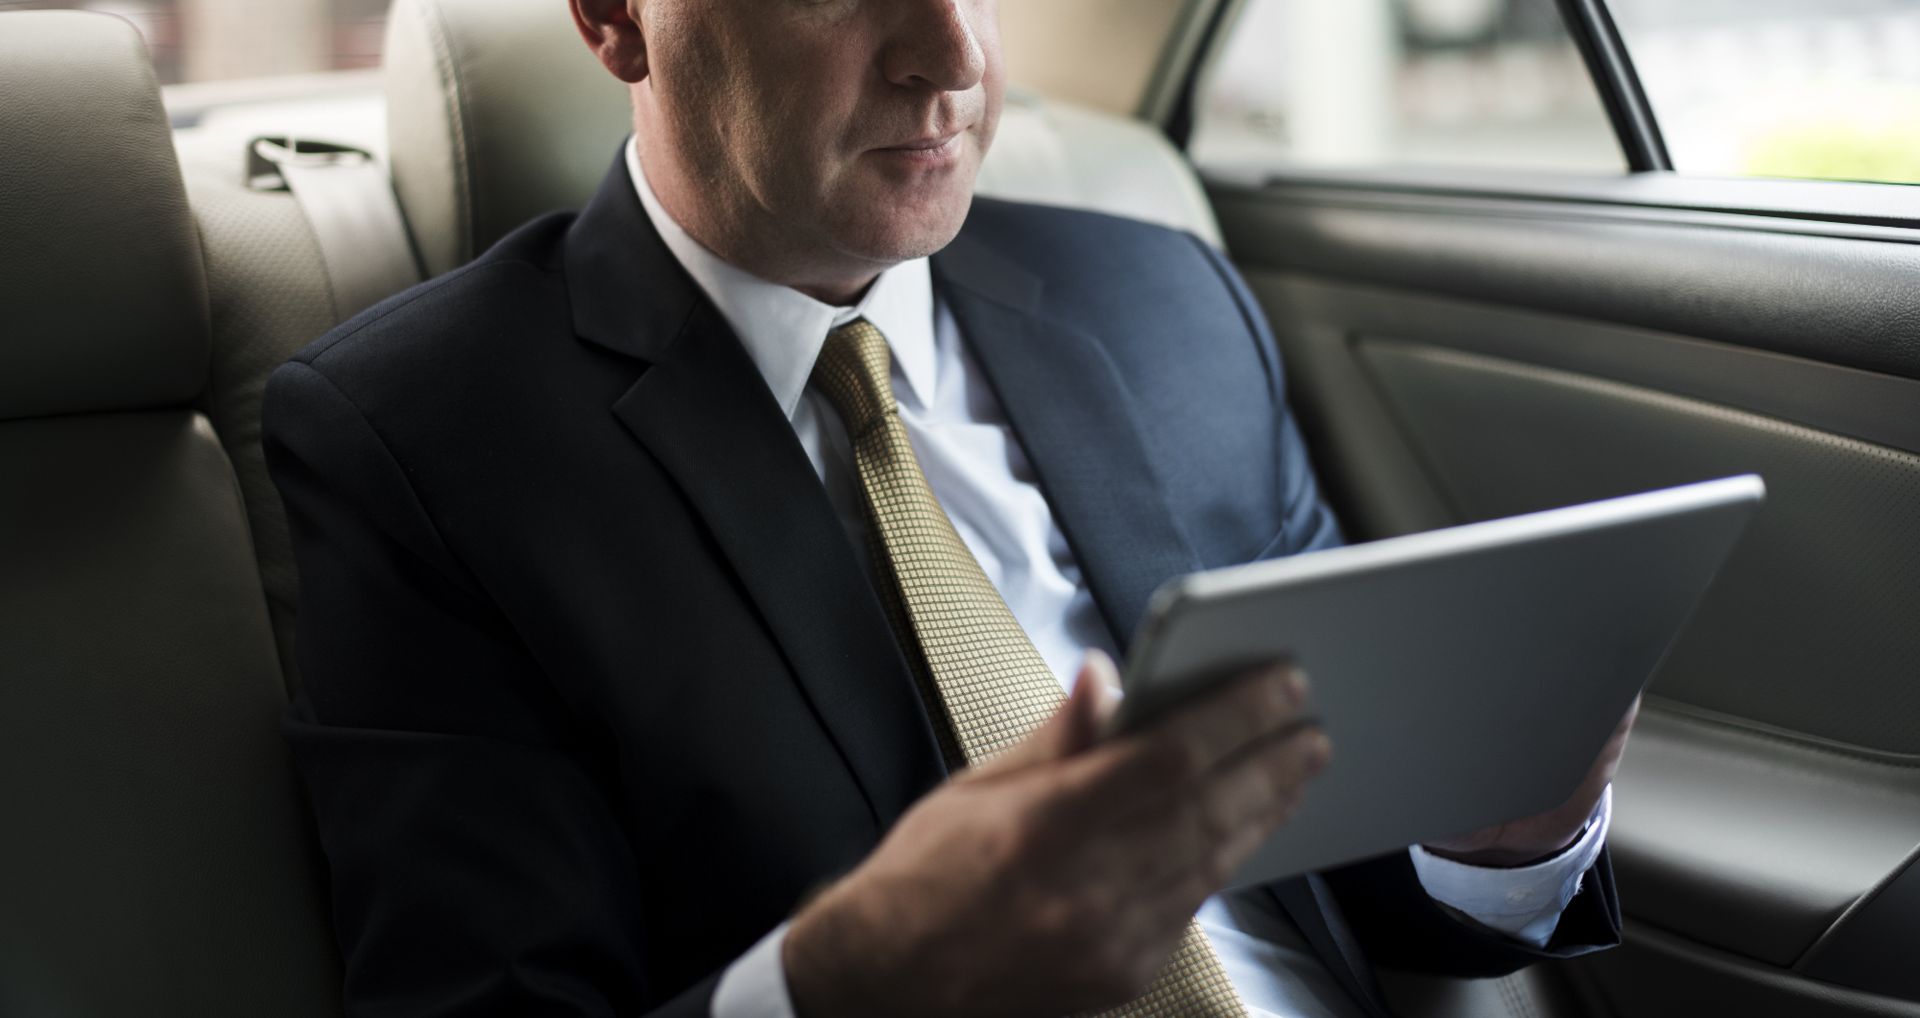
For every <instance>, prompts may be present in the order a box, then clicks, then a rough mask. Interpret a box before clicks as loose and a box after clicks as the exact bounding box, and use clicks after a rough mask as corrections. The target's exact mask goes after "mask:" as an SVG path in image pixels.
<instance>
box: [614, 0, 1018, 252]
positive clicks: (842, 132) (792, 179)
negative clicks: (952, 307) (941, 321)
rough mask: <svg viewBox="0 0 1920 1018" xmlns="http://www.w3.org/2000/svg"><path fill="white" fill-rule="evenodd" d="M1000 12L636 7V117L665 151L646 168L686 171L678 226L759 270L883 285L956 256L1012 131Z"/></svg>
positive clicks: (781, 5)
mask: <svg viewBox="0 0 1920 1018" xmlns="http://www.w3.org/2000/svg"><path fill="white" fill-rule="evenodd" d="M996 4H997V0H644V2H637V3H635V4H634V7H635V8H636V9H637V10H638V12H639V14H640V25H641V28H642V31H643V34H644V36H645V42H646V57H647V65H648V68H647V79H646V82H645V83H644V84H643V85H642V89H643V90H644V91H643V92H641V93H637V94H636V100H637V101H638V102H640V103H641V104H642V105H643V107H644V105H645V104H648V103H650V104H651V105H652V107H653V108H652V110H651V111H650V112H651V115H652V116H653V117H655V118H657V119H656V122H654V123H652V124H649V123H648V122H647V121H648V119H649V111H647V110H645V109H644V108H643V110H642V115H641V128H642V130H652V131H655V132H658V133H659V134H661V135H663V136H661V137H657V138H649V139H648V145H649V149H651V150H652V151H651V152H648V150H643V153H645V154H650V155H653V156H656V157H658V156H664V157H666V158H667V159H669V160H671V161H673V162H675V163H678V164H679V165H678V166H677V167H676V169H677V170H678V171H679V174H678V175H679V177H680V179H679V180H678V181H676V182H675V183H677V184H679V185H680V186H681V187H682V189H683V192H684V193H680V194H676V195H674V196H673V197H672V200H669V201H668V206H669V208H670V209H671V210H673V211H675V212H676V214H677V215H680V216H681V217H682V218H690V219H692V220H694V222H691V223H687V224H686V225H688V226H689V228H690V230H692V232H694V233H695V236H696V237H700V236H701V234H702V233H703V232H704V233H706V234H708V236H707V237H701V239H703V240H708V242H709V246H716V244H717V245H718V247H717V249H722V250H721V253H722V254H728V253H734V252H729V251H727V250H724V248H735V249H739V248H741V247H742V246H745V247H747V248H750V249H751V248H758V249H761V250H758V251H749V252H748V253H747V254H748V260H750V261H751V260H756V259H760V258H766V259H771V260H772V261H774V262H778V263H783V264H784V263H791V262H794V261H795V260H796V259H799V260H805V259H808V258H812V259H817V260H818V261H819V262H820V263H822V264H821V265H820V266H819V267H821V268H826V267H827V263H841V264H842V265H845V266H854V265H872V266H874V267H875V268H884V267H885V266H887V265H890V264H893V263H897V262H900V261H904V260H907V259H911V258H917V257H921V256H924V255H928V254H931V253H933V252H934V251H937V250H939V249H940V248H941V247H944V246H945V245H946V244H947V242H948V241H950V240H952V239H953V236H954V234H955V233H957V232H958V231H959V228H960V224H961V222H962V221H963V220H964V219H965V218H966V213H967V208H968V206H969V204H970V202H971V200H972V193H973V183H974V177H975V175H976V174H977V173H978V171H979V167H980V160H981V157H982V156H983V155H985V153H986V150H987V146H988V145H989V144H990V143H991V141H992V139H993V133H994V129H995V127H996V125H997V124H998V121H999V114H1000V102H1001V96H1002V93H1003V89H1004V70H1003V65H1002V61H1001V53H1000V36H999V26H998V20H997V6H996ZM646 92H650V93H651V94H650V95H648V94H645V93H646ZM656 161H658V159H657V158H655V159H650V160H649V162H648V167H649V169H648V175H649V177H652V176H653V175H654V174H655V170H654V169H653V166H654V163H655V162H656ZM663 197H665V196H663ZM676 206H678V207H676ZM709 238H711V239H709ZM768 248H771V250H768ZM801 271H803V272H804V271H807V270H805V269H802V270H801ZM789 281H791V280H789Z"/></svg>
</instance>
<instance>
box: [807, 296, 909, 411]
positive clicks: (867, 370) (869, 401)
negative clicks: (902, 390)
mask: <svg viewBox="0 0 1920 1018" xmlns="http://www.w3.org/2000/svg"><path fill="white" fill-rule="evenodd" d="M813 384H814V385H816V386H819V388H820V391H821V392H822V393H825V394H826V397H827V401H828V402H829V403H832V404H833V408H834V410H836V411H838V412H839V414H840V421H841V423H843V424H845V425H846V426H847V435H848V437H850V438H858V437H859V436H860V435H862V434H864V433H865V432H866V430H867V429H868V428H871V427H873V426H874V424H876V423H878V422H879V421H880V420H881V419H882V418H884V417H885V416H886V415H887V414H889V413H892V412H893V411H894V408H895V406H896V404H895V403H894V398H893V357H892V355H891V353H890V352H889V351H888V349H887V337H886V336H884V335H882V334H881V332H880V330H879V329H877V328H874V325H873V323H872V322H869V321H867V320H866V319H864V318H857V319H855V320H853V321H851V322H848V323H847V324H845V325H842V326H840V327H839V328H837V329H835V330H833V331H832V332H829V333H827V343H826V345H825V346H823V347H821V349H820V359H819V360H817V361H815V362H814V365H813Z"/></svg>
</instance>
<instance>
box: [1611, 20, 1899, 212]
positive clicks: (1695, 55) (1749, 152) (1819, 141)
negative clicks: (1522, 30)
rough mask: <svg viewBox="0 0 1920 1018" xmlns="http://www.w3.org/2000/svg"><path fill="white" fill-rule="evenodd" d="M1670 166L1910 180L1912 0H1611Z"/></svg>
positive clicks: (1699, 171)
mask: <svg viewBox="0 0 1920 1018" xmlns="http://www.w3.org/2000/svg"><path fill="white" fill-rule="evenodd" d="M1610 7H1611V9H1612V11H1613V16H1614V22H1615V24H1617V25H1618V26H1619V29H1620V35H1621V38H1622V39H1623V40H1624V41H1625V43H1626V45H1627V50H1628V53H1629V55H1630V56H1631V57H1632V59H1633V63H1634V66H1635V68H1636V69H1637V70H1638V71H1639V74H1640V82H1641V86H1642V87H1643V88H1644V89H1645V90H1646V93H1647V99H1648V102H1649V103H1651V104H1652V106H1653V112H1654V115H1655V117H1656V118H1657V119H1658V120H1659V122H1660V128H1661V132H1662V133H1663V134H1664V135H1665V138H1666V143H1667V150H1668V152H1669V153H1670V154H1671V155H1672V157H1673V166H1674V169H1675V170H1677V171H1679V172H1681V173H1687V174H1696V175H1703V176H1771V177H1810V178H1822V179H1833V180H1873V181H1895V182H1902V183H1915V182H1920V0H1610Z"/></svg>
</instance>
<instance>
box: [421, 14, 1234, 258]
mask: <svg viewBox="0 0 1920 1018" xmlns="http://www.w3.org/2000/svg"><path fill="white" fill-rule="evenodd" d="M386 67H387V118H388V130H389V134H390V139H389V144H390V152H391V160H392V166H393V176H394V190H395V191H396V192H397V193H398V194H399V196H400V203H401V207H402V208H403V209H404V210H405V211H406V214H407V220H408V223H409V225H410V226H411V228H412V230H413V234H414V238H415V241H416V243H417V245H418V247H419V250H420V253H421V257H422V259H423V261H424V262H425V265H426V269H427V272H428V274H429V275H433V274H438V273H441V272H445V271H446V270H448V269H451V268H454V267H455V266H458V265H461V264H464V263H466V262H467V261H468V260H469V259H471V258H473V257H474V256H475V255H478V254H479V253H480V252H481V251H484V250H486V248H487V247H489V246H491V245H492V244H493V242H494V241H496V240H499V239H500V238H501V237H503V236H505V235H506V233H507V232H508V231H509V230H511V229H513V228H514V227H516V226H519V225H520V224H521V223H523V222H526V221H527V220H528V219H531V218H532V217H534V216H536V215H538V214H540V213H542V212H547V211H551V210H554V209H561V208H576V207H578V206H580V205H582V204H584V203H585V202H586V200H587V198H588V197H589V196H590V195H591V194H592V193H593V190H594V188H595V187H596V186H598V184H599V182H600V177H601V175H602V174H603V173H605V171H606V166H607V162H608V160H610V159H611V158H612V157H613V155H614V153H615V151H616V150H617V148H618V146H619V144H620V142H621V140H622V139H624V138H625V137H626V136H627V134H628V133H629V132H630V131H631V129H632V128H631V126H630V118H629V113H628V105H627V94H626V90H625V89H624V87H623V86H622V85H621V84H620V83H619V82H618V81H616V80H615V79H614V78H613V77H611V76H610V75H608V74H607V72H606V71H605V69H603V68H602V67H601V66H600V65H599V64H598V63H597V62H595V60H594V59H593V56H592V54H590V53H589V52H588V51H587V48H586V46H585V44H583V43H582V42H581V41H580V37H579V35H578V33H576V32H575V31H574V27H573V24H572V22H571V21H570V20H569V18H568V16H567V11H566V7H565V5H564V4H550V3H528V2H527V0H396V3H395V4H394V6H393V12H392V15H391V17H390V20H389V21H388V29H387V49H386ZM980 191H981V193H983V194H990V195H993V196H995V197H1002V198H1013V199H1019V200H1029V201H1039V202H1044V203H1048V204H1057V205H1072V206H1077V207H1082V208H1093V209H1097V210H1100V211H1105V212H1112V213H1115V214H1118V215H1130V216H1134V217H1136V218H1141V219H1146V220H1149V221H1154V222H1161V223H1166V224H1168V225H1172V226H1177V227H1180V228H1183V229H1188V230H1192V231H1193V232H1195V233H1197V234H1199V235H1200V236H1202V237H1205V238H1207V239H1208V240H1209V241H1211V242H1214V243H1215V244H1218V242H1219V228H1218V226H1217V225H1216V224H1215V222H1214V219H1213V213H1212V210H1211V209H1210V208H1209V207H1208V204H1207V201H1206V198H1205V195H1204V194H1203V193H1202V192H1201V190H1200V187H1199V184H1198V183H1197V182H1196V180H1195V178H1194V176H1193V174H1192V171H1191V170H1190V169H1188V167H1187V166H1186V164H1185V163H1184V162H1182V161H1181V159H1180V157H1179V155H1178V154H1177V153H1176V152H1175V151H1174V150H1173V148H1172V147H1171V146H1170V145H1168V144H1167V142H1166V140H1165V139H1164V138H1162V137H1161V136H1160V135H1158V134H1157V133H1155V132H1154V131H1153V130H1152V129H1150V128H1148V127H1146V126H1145V125H1142V124H1138V123H1135V122H1132V121H1126V120H1122V119H1120V118H1117V117H1113V116H1109V115H1105V114H1098V113H1093V112H1091V111H1087V110H1081V109H1076V108H1073V107H1070V106H1066V105H1063V104H1051V103H1050V104H1044V105H1043V104H1041V103H1039V102H1038V101H1036V100H1033V99H1032V98H1030V97H1021V96H1015V97H1013V98H1012V99H1011V101H1009V103H1008V105H1007V111H1006V114H1005V116H1004V117H1003V118H1002V122H1001V128H1000V137H999V140H998V141H996V142H995V144H994V147H993V150H992V152H991V153H990V154H989V156H988V158H987V165H986V166H985V167H984V168H983V170H982V173H981V181H980Z"/></svg>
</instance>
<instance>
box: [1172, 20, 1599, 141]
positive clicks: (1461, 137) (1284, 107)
mask: <svg viewBox="0 0 1920 1018" xmlns="http://www.w3.org/2000/svg"><path fill="white" fill-rule="evenodd" d="M1197 101H1198V103H1199V105H1198V108H1197V109H1196V110H1195V114H1196V115H1195V118H1194V124H1195V132H1194V137H1193V140H1192V146H1191V151H1192V154H1193V158H1194V161H1195V162H1196V163H1198V164H1200V165H1201V166H1203V167H1210V168H1218V169H1232V170H1251V171H1260V170H1271V169H1276V168H1280V167H1283V166H1284V167H1293V168H1370V167H1395V166H1398V167H1473V168H1487V169H1505V170H1542V171H1568V172H1586V173H1621V172H1624V171H1625V169H1626V162H1625V159H1624V157H1623V156H1622V155H1621V152H1620V146H1619V142H1618V141H1617V140H1616V139H1615V137H1614V133H1613V128H1612V126H1611V124H1610V123H1609V122H1608V120H1607V116H1606V111H1605V110H1604V108H1603V107H1602V106H1601V105H1600V100H1599V96H1598V94H1597V93H1596V92H1595V90H1594V87H1593V82H1592V79H1591V78H1589V77H1588V75H1587V70H1586V66H1585V64H1584V63H1583V62H1582V61H1581V59H1580V54H1579V52H1578V50H1576V49H1575V48H1574V44H1573V41H1572V39H1571V37H1569V36H1568V34H1567V32H1566V29H1565V27H1564V25H1563V24H1562V23H1561V21H1560V15H1559V12H1558V9H1557V8H1556V7H1555V5H1554V3H1553V0H1249V2H1248V3H1247V4H1246V5H1245V6H1244V7H1243V8H1242V10H1241V13H1240V15H1239V18H1238V20H1237V21H1236V23H1234V24H1233V25H1231V26H1229V29H1228V35H1227V38H1226V40H1225V42H1224V44H1223V46H1222V48H1221V49H1220V50H1219V51H1218V52H1217V54H1216V56H1215V59H1214V62H1213V64H1212V65H1211V66H1210V67H1209V68H1208V69H1207V71H1206V74H1205V77H1204V78H1203V79H1202V84H1201V88H1200V90H1199V98H1198V100H1197Z"/></svg>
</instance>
